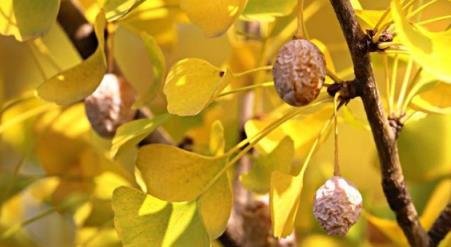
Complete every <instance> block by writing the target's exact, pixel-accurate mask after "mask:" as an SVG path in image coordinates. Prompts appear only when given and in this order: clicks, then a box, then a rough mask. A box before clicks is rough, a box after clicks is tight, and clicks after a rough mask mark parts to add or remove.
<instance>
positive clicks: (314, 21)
mask: <svg viewBox="0 0 451 247" xmlns="http://www.w3.org/2000/svg"><path fill="white" fill-rule="evenodd" d="M78 2H79V5H80V8H81V9H82V11H83V14H84V15H85V17H86V19H88V20H89V21H90V22H91V23H92V24H93V27H94V29H95V34H96V37H97V40H98V43H99V45H98V47H97V49H96V50H95V52H94V53H93V54H91V55H90V57H89V58H87V59H86V60H81V59H80V57H79V56H78V54H77V53H76V52H75V50H74V48H73V47H72V46H71V44H70V42H69V41H68V38H67V37H66V36H65V35H64V32H63V30H62V28H61V27H60V26H59V25H58V24H57V23H56V16H57V13H58V9H59V4H60V1H59V0H48V1H36V0H21V1H18V0H17V1H13V0H4V1H2V2H1V3H0V33H1V34H2V35H5V36H11V35H12V36H14V38H11V37H9V38H6V37H2V38H1V39H0V52H1V54H0V56H1V60H2V61H0V67H1V69H0V76H1V77H0V86H1V87H0V102H2V100H3V99H2V98H3V96H2V95H5V97H4V98H5V103H4V104H3V107H2V110H1V113H2V115H1V117H2V118H1V121H2V122H1V125H0V134H1V137H2V146H0V151H1V154H0V157H1V158H0V162H1V163H0V169H1V171H2V173H1V174H2V175H1V176H0V185H1V188H5V189H4V190H3V191H2V192H1V193H0V205H1V214H0V232H1V235H0V246H3V245H5V246H72V245H77V246H78V245H79V246H116V245H119V244H120V243H122V244H123V245H124V246H192V245H193V243H195V245H196V246H210V245H211V244H212V243H214V244H217V242H216V241H215V240H216V239H217V238H218V237H219V236H220V235H221V234H222V233H223V232H224V231H225V229H226V226H227V222H228V219H229V217H230V214H231V210H232V204H233V193H232V185H233V184H232V181H233V176H234V169H233V168H234V165H235V164H236V163H237V161H238V160H239V159H240V158H241V157H243V156H244V155H249V156H250V157H251V160H252V164H253V165H252V168H251V169H250V170H249V171H247V172H246V173H244V174H242V175H241V177H240V183H241V184H242V185H244V186H245V187H246V188H247V189H248V190H250V191H252V192H254V193H255V194H256V195H269V198H270V201H269V204H270V211H271V219H272V232H273V234H274V236H276V237H286V236H288V235H290V234H291V233H292V232H293V231H294V230H296V232H297V234H298V236H300V238H299V241H300V242H301V243H302V246H310V245H311V246H318V245H327V244H328V245H329V246H339V245H344V246H346V245H370V244H371V245H375V242H382V243H384V241H385V242H387V241H389V242H394V243H396V244H398V245H401V246H403V245H406V241H405V239H403V238H401V237H400V236H401V235H402V234H400V231H401V230H400V229H399V228H398V226H397V225H396V223H395V221H394V220H392V219H384V218H390V217H392V215H391V214H390V211H389V208H388V207H387V205H386V204H385V202H384V200H382V199H381V198H382V192H381V190H380V188H379V180H380V179H379V175H378V174H379V173H378V172H377V167H376V166H372V164H376V163H377V161H376V158H375V157H376V154H375V149H374V146H373V145H372V139H371V133H370V132H369V128H368V124H367V122H366V120H364V119H365V118H364V115H363V110H362V108H361V106H360V105H359V104H357V103H358V102H357V103H355V102H352V103H351V104H350V105H349V107H343V108H342V111H341V115H340V135H341V136H343V137H344V138H340V146H341V150H342V152H341V154H340V157H341V161H342V164H343V165H342V166H343V167H342V173H343V174H346V177H348V178H349V179H350V180H351V181H353V182H354V183H355V184H356V185H357V187H358V188H359V189H360V190H361V191H362V192H363V194H364V198H365V199H364V200H365V206H364V208H365V213H364V216H365V217H364V219H363V220H362V221H361V222H359V224H357V226H355V227H354V228H353V229H352V230H351V232H350V234H349V236H348V237H347V239H344V240H338V239H334V238H329V237H326V236H323V235H319V232H320V231H319V228H318V226H317V225H315V223H313V221H312V216H311V203H312V198H313V193H314V191H315V189H316V188H317V187H318V185H319V184H321V183H322V182H323V181H324V180H325V179H327V178H328V177H330V176H331V174H332V172H331V169H332V165H331V164H332V162H333V160H332V158H331V154H332V153H333V152H332V145H330V144H331V143H330V140H329V138H328V133H329V131H330V127H331V116H332V114H333V103H332V102H333V100H332V99H331V98H330V97H329V96H328V95H327V94H326V93H325V92H323V93H322V94H321V95H320V97H319V99H318V100H317V101H315V102H313V103H312V104H311V105H308V106H306V107H302V108H292V107H289V106H287V105H285V104H283V102H282V101H281V100H280V99H279V98H278V96H277V94H276V93H275V91H274V89H273V88H271V86H272V78H271V75H270V73H268V71H269V70H270V69H271V66H266V65H267V64H271V61H272V60H273V58H274V56H275V54H276V53H277V50H278V48H279V47H280V46H281V45H283V44H284V43H285V42H286V41H288V40H290V39H291V38H292V36H293V33H294V32H295V30H296V25H297V13H296V11H295V9H296V8H295V6H296V4H297V2H298V1H296V0H265V1H259V0H221V1H213V0H212V1H200V0H147V1H143V0H106V1H100V0H99V1H95V0H80V1H78ZM351 2H352V4H353V7H354V9H355V10H356V13H357V16H358V17H359V20H360V21H361V24H362V25H363V26H365V27H366V28H367V29H372V30H374V31H375V35H374V36H373V37H372V38H373V39H374V40H375V42H379V40H378V38H379V37H380V36H381V35H382V34H384V33H387V32H388V33H396V36H395V39H394V40H393V41H390V42H381V43H380V42H379V46H380V47H381V48H383V49H381V51H380V52H378V53H375V54H374V55H373V57H372V60H373V66H374V68H375V70H376V76H377V82H378V86H379V88H380V89H381V91H382V96H383V100H384V103H385V106H386V108H387V111H388V112H389V114H390V116H392V117H393V118H401V120H402V121H403V123H404V124H405V126H404V129H403V131H402V132H401V134H400V137H399V151H400V155H401V160H402V164H403V168H404V170H405V172H406V176H407V179H408V181H409V182H411V183H412V185H413V191H414V192H415V193H414V198H415V199H416V203H417V205H419V208H420V209H421V208H424V210H422V212H423V213H422V217H421V220H422V223H423V224H424V226H425V227H426V228H429V227H430V226H431V224H432V221H433V219H435V218H436V216H437V214H438V210H437V209H438V208H443V207H444V205H445V204H446V203H448V202H449V198H450V192H451V180H450V176H451V154H450V153H449V152H447V150H448V149H449V146H450V145H451V143H447V142H448V141H449V140H451V116H450V115H449V114H450V113H451V100H450V99H451V86H450V84H449V83H451V68H450V65H451V61H450V58H451V54H450V53H451V49H449V48H448V47H447V43H448V42H449V41H450V39H451V29H450V28H449V27H450V25H449V20H448V19H449V16H446V15H444V16H439V17H437V14H436V13H434V11H435V10H437V9H445V12H444V13H447V12H446V10H448V13H449V10H450V9H451V6H449V2H446V1H442V2H440V1H435V0H432V1H430V2H427V3H424V4H423V5H421V4H416V2H415V1H409V0H408V1H399V0H392V1H388V2H384V1H381V3H379V4H380V5H379V6H374V9H373V7H371V4H373V5H377V4H375V3H374V1H360V2H361V3H362V4H361V3H360V2H359V1H357V0H354V1H351ZM371 2H373V3H371ZM436 5H437V6H436ZM362 6H368V7H366V8H363V7H362ZM434 6H435V8H433V7H434ZM428 8H433V10H434V11H432V12H431V13H429V12H428V11H427V10H428ZM420 14H422V15H423V17H421V16H419V15H420ZM303 18H304V22H305V23H306V25H307V28H308V30H309V36H311V37H315V39H312V42H314V43H315V44H316V45H317V46H318V47H319V48H320V50H321V51H322V52H323V53H324V55H325V59H326V62H327V66H328V70H329V71H330V72H331V73H332V75H334V76H333V77H335V78H337V77H338V78H342V79H349V78H352V76H351V74H352V66H351V64H350V61H349V59H348V58H343V53H342V51H344V52H346V50H345V49H343V48H345V43H344V40H343V39H342V37H341V31H340V29H339V27H338V24H337V22H336V20H335V16H334V15H333V13H332V11H331V9H330V6H329V5H328V1H326V0H319V1H306V5H305V8H304V10H303ZM428 18H429V19H428ZM437 22H438V23H437ZM320 27H321V28H320ZM105 29H106V30H107V31H108V34H109V35H108V37H107V40H106V41H105V39H106V38H105V36H104V35H105V32H104V30H105ZM434 29H437V30H438V31H437V30H434ZM199 30H201V31H199ZM105 43H106V44H108V45H105ZM8 50H10V51H9V52H8ZM191 52H192V53H191ZM106 54H109V56H113V57H114V59H115V61H116V63H117V65H118V66H119V68H120V70H121V71H122V73H123V75H124V76H125V78H126V79H127V81H128V82H129V83H130V84H131V85H132V87H133V88H134V89H135V91H136V92H137V96H138V100H137V101H136V102H135V105H134V107H135V108H147V109H151V110H152V112H153V113H154V114H155V116H154V117H152V118H146V119H140V120H135V121H131V122H129V123H126V124H124V125H122V126H121V127H119V129H118V130H117V132H116V135H115V136H114V138H113V139H112V140H106V139H103V138H101V137H99V136H97V135H96V134H95V133H94V132H93V131H92V130H91V127H90V124H89V122H88V120H87V119H86V117H85V112H84V109H83V104H81V103H79V102H80V100H82V99H83V98H85V97H87V96H89V95H90V94H91V93H92V92H93V91H94V90H95V89H96V88H97V86H98V85H99V83H100V81H101V80H102V78H103V76H104V74H105V73H106V70H107V67H108V62H107V60H108V59H107V57H106ZM192 56H195V57H197V58H191V57H192ZM5 61H7V62H5ZM213 64H220V66H215V65H213ZM169 66H170V67H169ZM167 68H169V69H167ZM327 80H328V81H327V82H331V81H332V80H331V79H329V78H328V79H327ZM3 90H4V92H3ZM29 90H32V91H34V90H36V93H37V95H38V96H39V97H36V96H35V93H34V92H31V91H29ZM251 90H254V100H253V104H252V105H251V108H253V110H254V112H255V113H257V114H258V115H259V116H260V117H258V118H254V119H251V120H248V121H247V122H246V123H245V125H244V131H245V133H246V136H247V138H245V139H244V140H241V141H240V140H238V137H239V136H238V135H239V129H240V126H239V122H240V115H241V111H242V110H243V109H242V106H243V99H242V97H241V96H242V94H239V93H240V92H245V91H251ZM324 91H325V90H324ZM6 99H10V100H9V101H6ZM55 103H56V104H55ZM161 127H163V128H164V129H165V130H166V131H167V132H168V133H169V134H170V136H171V137H172V138H173V139H174V140H175V141H176V142H179V141H182V139H183V138H186V137H189V138H190V139H192V140H194V144H193V146H192V147H191V149H192V150H191V151H187V150H184V149H182V148H178V147H176V146H171V145H163V144H150V145H146V146H143V147H140V148H138V144H139V143H140V142H141V141H142V140H144V139H145V138H146V137H147V136H149V134H151V133H152V132H154V131H155V130H156V129H157V128H161ZM356 147H358V149H359V154H356V152H355V150H356ZM250 150H254V152H252V153H251V154H247V153H248V152H249V151H250ZM11 167H12V169H11ZM309 167H314V168H313V169H308V168H309ZM3 174H4V175H3ZM432 191H434V192H433V193H432ZM428 198H430V199H429V200H428V201H427V200H426V199H428ZM426 201H427V203H426ZM42 225H50V226H51V227H50V226H48V227H42ZM116 233H117V234H116ZM364 233H366V234H364ZM380 233H382V235H383V236H381V234H380ZM367 236H369V237H367ZM375 236H376V237H375ZM371 238H375V240H374V241H372V239H371ZM447 241H448V243H449V241H451V240H450V238H449V237H448V240H447ZM444 244H445V245H446V242H444Z"/></svg>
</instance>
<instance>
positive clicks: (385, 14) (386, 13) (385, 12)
mask: <svg viewBox="0 0 451 247" xmlns="http://www.w3.org/2000/svg"><path fill="white" fill-rule="evenodd" d="M388 14H390V7H388V8H387V9H386V10H385V11H384V13H383V14H382V16H381V17H380V18H379V20H378V21H377V23H376V25H375V26H374V30H376V32H377V31H378V30H379V28H380V26H381V25H382V23H384V20H385V18H387V16H388Z"/></svg>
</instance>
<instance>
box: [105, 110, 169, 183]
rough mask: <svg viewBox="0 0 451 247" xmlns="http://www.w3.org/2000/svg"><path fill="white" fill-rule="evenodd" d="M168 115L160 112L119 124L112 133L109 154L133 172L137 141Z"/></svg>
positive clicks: (162, 121)
mask: <svg viewBox="0 0 451 247" xmlns="http://www.w3.org/2000/svg"><path fill="white" fill-rule="evenodd" d="M169 117H170V115H169V114H162V115H159V116H156V117H154V118H152V119H139V120H134V121H131V122H128V123H126V124H123V125H121V126H120V127H119V128H118V129H117V131H116V134H115V135H114V138H113V141H112V145H111V150H110V156H111V157H112V158H114V159H115V160H117V161H119V162H120V163H121V164H122V165H123V166H125V168H126V170H127V171H128V172H129V173H130V174H134V165H135V161H136V157H137V154H138V147H137V145H138V143H139V142H140V141H142V140H143V139H144V138H146V137H147V136H148V135H150V134H151V133H152V132H153V131H154V130H155V129H156V128H158V127H159V126H160V125H161V124H163V123H164V122H166V121H167V120H168V119H169Z"/></svg>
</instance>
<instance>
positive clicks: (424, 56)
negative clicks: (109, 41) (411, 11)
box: [391, 0, 451, 83]
mask: <svg viewBox="0 0 451 247" xmlns="http://www.w3.org/2000/svg"><path fill="white" fill-rule="evenodd" d="M391 14H392V17H393V20H394V23H395V28H396V33H397V37H399V39H400V41H401V42H402V44H403V45H405V46H406V47H407V49H408V50H409V51H410V52H411V54H412V57H413V59H414V60H415V62H417V63H418V64H420V65H421V66H422V67H423V68H424V69H425V70H426V71H428V72H429V73H431V74H433V75H434V76H436V77H437V78H438V79H440V80H442V81H444V82H447V83H451V49H449V44H450V43H451V29H449V30H447V31H442V32H430V31H428V30H426V29H424V28H422V27H421V26H418V25H413V24H411V23H410V22H409V21H408V19H407V17H406V16H405V13H404V12H403V10H402V8H401V3H400V0H392V1H391Z"/></svg>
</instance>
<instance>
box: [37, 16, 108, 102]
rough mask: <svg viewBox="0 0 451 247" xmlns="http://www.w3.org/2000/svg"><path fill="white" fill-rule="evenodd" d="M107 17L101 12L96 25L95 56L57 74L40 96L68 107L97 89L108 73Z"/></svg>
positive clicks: (39, 90) (40, 92) (42, 85)
mask: <svg viewBox="0 0 451 247" xmlns="http://www.w3.org/2000/svg"><path fill="white" fill-rule="evenodd" d="M105 23H106V21H105V16H104V14H103V12H100V13H99V15H98V16H97V19H96V23H95V33H96V37H97V40H98V43H99V45H98V47H97V49H96V51H95V52H94V54H92V55H91V56H90V57H89V58H88V59H86V60H85V61H83V62H82V63H81V64H78V65H76V66H75V67H72V68H70V69H68V70H65V71H63V72H61V73H58V74H56V75H55V76H53V77H52V78H50V79H49V80H47V81H45V82H44V83H42V84H41V85H40V86H39V87H38V89H37V90H38V94H39V96H40V97H42V98H43V99H45V100H48V101H52V102H55V103H57V104H59V105H68V104H72V103H75V102H77V101H80V100H82V99H83V98H85V97H86V96H88V95H90V94H91V93H92V92H94V90H95V89H96V88H97V86H98V85H99V83H100V82H101V81H102V78H103V76H104V74H105V71H106V59H105V54H104V42H105V39H104V34H103V33H104V29H105Z"/></svg>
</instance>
